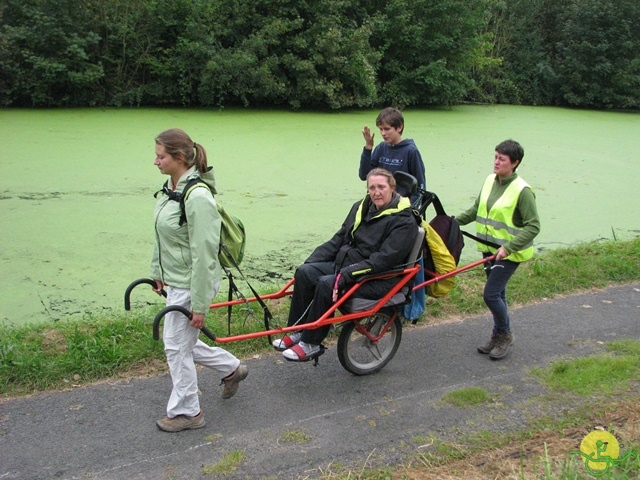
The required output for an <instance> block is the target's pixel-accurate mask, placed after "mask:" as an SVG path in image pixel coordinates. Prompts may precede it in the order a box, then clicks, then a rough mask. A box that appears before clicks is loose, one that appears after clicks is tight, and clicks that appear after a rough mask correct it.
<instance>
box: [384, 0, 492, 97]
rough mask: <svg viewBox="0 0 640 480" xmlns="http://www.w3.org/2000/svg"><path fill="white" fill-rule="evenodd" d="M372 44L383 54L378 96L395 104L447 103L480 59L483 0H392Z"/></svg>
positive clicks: (460, 92)
mask: <svg viewBox="0 0 640 480" xmlns="http://www.w3.org/2000/svg"><path fill="white" fill-rule="evenodd" d="M384 13H385V17H384V20H383V21H382V22H380V23H379V25H380V27H381V30H379V31H377V32H375V34H374V39H375V43H374V47H376V48H378V49H379V50H380V51H381V52H383V57H382V60H381V66H380V70H379V73H378V80H379V83H380V96H381V98H382V99H383V100H384V101H385V102H386V103H392V104H396V105H415V104H450V103H455V102H458V101H460V100H461V99H462V98H463V97H464V95H465V94H466V93H467V91H469V89H470V88H471V87H472V86H473V80H472V78H471V71H472V68H473V66H474V65H477V64H481V63H483V62H484V51H485V50H484V42H485V40H486V39H485V38H484V36H483V31H484V26H485V24H486V22H487V21H488V13H489V10H488V4H487V2H486V1H485V0H455V1H453V0H391V1H389V2H386V4H385V10H384Z"/></svg>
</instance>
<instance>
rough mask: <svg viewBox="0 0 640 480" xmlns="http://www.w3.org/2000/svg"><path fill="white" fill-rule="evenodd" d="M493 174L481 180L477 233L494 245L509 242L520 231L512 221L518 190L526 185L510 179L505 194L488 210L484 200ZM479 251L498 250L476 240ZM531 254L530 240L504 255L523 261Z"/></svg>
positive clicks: (493, 176) (493, 251) (488, 191)
mask: <svg viewBox="0 0 640 480" xmlns="http://www.w3.org/2000/svg"><path fill="white" fill-rule="evenodd" d="M495 178H496V176H495V175H489V176H488V177H487V179H486V180H485V182H484V185H483V187H482V191H481V192H480V201H479V204H478V213H477V214H476V233H477V235H478V237H479V238H482V239H484V240H488V241H490V242H493V243H495V244H497V245H501V246H502V245H504V244H505V243H507V242H509V241H511V240H512V239H513V238H514V237H515V236H516V235H518V234H519V233H520V231H521V229H520V228H519V227H516V226H515V225H514V224H513V213H514V212H515V209H516V206H517V205H518V198H519V197H520V192H522V190H523V189H524V188H525V187H528V186H529V185H528V184H527V182H525V181H524V180H523V179H522V178H520V177H518V178H516V179H515V180H513V181H512V182H511V183H510V184H509V185H508V186H507V188H506V190H505V191H504V193H503V194H502V195H501V196H500V198H498V199H497V200H496V202H495V203H494V204H493V206H492V207H491V210H490V211H489V212H487V201H488V200H489V195H490V194H491V189H492V188H493V185H494V183H495ZM478 250H480V251H481V252H489V253H495V252H496V251H497V249H495V248H493V247H489V246H488V245H484V244H482V243H480V242H478ZM532 256H533V242H531V243H529V244H528V245H527V246H526V247H525V248H524V249H522V250H520V251H518V252H513V253H511V254H509V256H508V257H507V258H506V259H507V260H509V261H512V262H524V261H525V260H529V259H530V258H531V257H532Z"/></svg>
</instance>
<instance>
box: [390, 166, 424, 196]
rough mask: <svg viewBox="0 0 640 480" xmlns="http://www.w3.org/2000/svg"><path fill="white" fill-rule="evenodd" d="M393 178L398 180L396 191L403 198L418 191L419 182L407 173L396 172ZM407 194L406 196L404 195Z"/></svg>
mask: <svg viewBox="0 0 640 480" xmlns="http://www.w3.org/2000/svg"><path fill="white" fill-rule="evenodd" d="M393 178H395V179H396V191H397V192H398V193H400V195H403V196H409V195H411V194H413V193H416V192H417V191H418V180H416V177H414V176H413V175H411V174H409V173H407V172H401V171H397V172H394V174H393ZM405 192H406V195H404V193H405Z"/></svg>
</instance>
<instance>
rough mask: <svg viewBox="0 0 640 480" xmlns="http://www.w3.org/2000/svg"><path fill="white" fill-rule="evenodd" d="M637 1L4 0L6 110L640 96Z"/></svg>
mask: <svg viewBox="0 0 640 480" xmlns="http://www.w3.org/2000/svg"><path fill="white" fill-rule="evenodd" d="M638 18H640V2H638V1H637V0H386V1H383V0H369V1H365V0H314V1H308V0H224V1H223V0H82V2H78V1H76V0H21V1H18V0H2V2H0V105H1V106H81V105H115V106H119V105H184V106H197V105H205V106H213V105H215V106H230V105H244V106H263V105H264V106H286V107H289V108H313V109H341V108H353V107H368V106H373V105H390V104H391V105H397V106H408V105H427V104H437V105H443V104H445V105H446V104H454V103H457V102H460V101H467V100H471V101H481V102H501V103H526V104H535V105H572V106H579V107H595V108H638V106H640V35H639V33H640V32H639V29H640V24H639V23H638V22H637V19H638Z"/></svg>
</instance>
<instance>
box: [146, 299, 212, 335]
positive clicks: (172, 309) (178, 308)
mask: <svg viewBox="0 0 640 480" xmlns="http://www.w3.org/2000/svg"><path fill="white" fill-rule="evenodd" d="M169 312H180V313H182V314H183V315H184V316H185V317H187V318H188V319H189V321H191V318H192V317H193V314H192V313H191V312H190V311H189V310H187V309H186V308H184V307H182V306H180V305H169V306H168V307H165V308H163V309H162V310H160V311H159V312H158V314H157V315H156V318H154V319H153V339H154V340H159V339H160V334H159V333H158V332H159V329H160V320H162V318H163V317H164V316H165V315H166V314H167V313H169ZM200 330H201V331H202V333H204V334H205V335H206V336H207V337H209V338H210V339H211V340H213V341H214V342H215V341H216V335H215V334H214V333H213V332H212V331H211V330H209V329H208V328H207V327H205V326H203V327H202V328H201V329H200Z"/></svg>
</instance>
